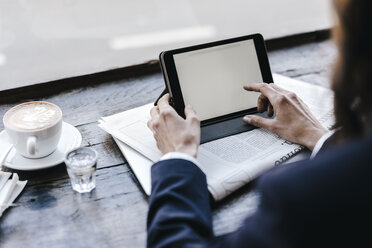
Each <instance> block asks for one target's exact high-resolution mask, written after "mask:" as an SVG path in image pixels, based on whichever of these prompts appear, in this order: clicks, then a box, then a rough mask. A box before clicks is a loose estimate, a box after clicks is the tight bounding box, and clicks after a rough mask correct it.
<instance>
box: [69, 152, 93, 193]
mask: <svg viewBox="0 0 372 248" xmlns="http://www.w3.org/2000/svg"><path fill="white" fill-rule="evenodd" d="M65 164H66V167H67V172H68V175H69V177H70V181H71V186H72V189H73V190H75V191H77V192H79V193H86V192H90V191H92V190H93V189H94V188H95V187H96V167H97V152H96V151H95V150H94V149H93V148H90V147H79V148H76V149H74V150H72V151H70V152H68V153H67V154H66V157H65Z"/></svg>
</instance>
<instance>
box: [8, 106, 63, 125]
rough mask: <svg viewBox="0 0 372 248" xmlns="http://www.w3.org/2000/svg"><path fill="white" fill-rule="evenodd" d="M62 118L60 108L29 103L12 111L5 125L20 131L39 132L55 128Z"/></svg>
mask: <svg viewBox="0 0 372 248" xmlns="http://www.w3.org/2000/svg"><path fill="white" fill-rule="evenodd" d="M61 117H62V111H61V110H60V108H59V107H57V106H56V105H54V104H51V103H48V102H28V103H23V104H20V105H17V106H15V107H13V108H12V109H10V110H9V111H8V112H7V113H6V114H5V116H4V124H5V125H7V126H8V127H10V128H13V129H16V130H18V131H37V130H42V129H45V128H48V127H50V126H53V125H54V124H55V123H56V122H58V121H59V120H60V119H61Z"/></svg>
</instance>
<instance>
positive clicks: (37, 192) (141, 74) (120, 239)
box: [0, 34, 336, 248]
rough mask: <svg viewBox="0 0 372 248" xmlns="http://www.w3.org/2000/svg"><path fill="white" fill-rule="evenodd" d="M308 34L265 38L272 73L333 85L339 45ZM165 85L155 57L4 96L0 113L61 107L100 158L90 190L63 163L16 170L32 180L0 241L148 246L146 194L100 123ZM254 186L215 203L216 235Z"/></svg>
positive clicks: (246, 204) (232, 221) (248, 208)
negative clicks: (76, 183) (32, 106)
mask: <svg viewBox="0 0 372 248" xmlns="http://www.w3.org/2000/svg"><path fill="white" fill-rule="evenodd" d="M326 36H327V35H326ZM309 37H313V38H310V39H309ZM309 37H308V38H306V39H303V38H301V37H290V38H287V39H282V40H275V41H270V42H268V47H269V58H270V63H271V67H272V71H273V72H276V73H280V74H283V75H286V76H290V77H293V78H297V79H300V80H303V81H306V82H309V83H314V84H318V85H323V86H328V85H329V82H330V76H331V73H330V72H331V65H332V63H333V62H334V59H335V57H336V49H335V48H334V45H333V43H332V41H330V40H328V39H324V35H319V34H316V35H315V36H314V34H312V36H309ZM103 75H105V76H103ZM107 75H110V76H108V77H107ZM163 87H164V82H163V78H162V75H161V73H160V71H159V69H158V65H157V64H156V62H152V63H149V64H148V65H142V66H137V67H133V68H129V69H128V68H127V69H125V70H124V69H119V70H114V71H112V72H111V73H110V74H97V75H91V76H83V77H79V78H74V79H65V80H61V81H58V82H52V83H50V84H48V85H41V86H34V87H27V88H25V89H21V90H14V91H8V92H5V93H4V92H3V93H1V94H0V101H1V104H0V117H2V116H3V115H4V113H5V112H6V110H7V109H9V108H10V107H11V106H13V105H15V104H17V103H20V102H25V101H29V100H46V101H50V102H53V103H55V104H57V105H59V106H60V107H61V108H62V110H63V117H64V121H66V122H68V123H70V124H72V125H74V126H75V127H77V128H78V129H79V131H80V132H81V134H82V136H83V144H82V145H83V146H91V147H93V148H95V149H96V150H97V151H98V153H99V160H98V165H97V166H98V169H97V186H96V189H95V190H93V191H92V192H91V193H88V194H78V193H75V192H74V191H73V190H72V188H71V185H70V182H69V178H68V175H67V172H66V168H65V165H64V164H61V165H58V166H56V167H53V168H50V169H47V170H42V171H35V172H21V171H17V173H18V174H19V175H20V178H21V179H22V180H24V179H27V180H28V184H27V186H26V188H25V190H24V192H23V193H22V194H21V195H20V197H19V198H18V199H17V200H16V202H15V203H16V204H17V206H15V207H11V208H9V209H8V210H7V211H6V212H5V213H4V215H3V216H2V218H1V219H0V246H1V247H12V248H14V247H26V246H27V247H144V246H145V244H146V216H147V208H148V201H147V197H146V196H145V194H144V193H143V191H142V189H141V187H140V185H139V184H138V182H137V180H136V178H135V176H134V175H133V173H132V171H131V169H130V167H129V166H128V164H127V162H126V160H125V158H124V157H123V155H122V154H121V152H120V151H119V149H118V147H117V146H116V144H115V142H114V140H113V139H112V137H111V136H110V135H109V134H107V133H105V132H104V131H102V130H101V129H100V128H99V127H98V126H97V120H98V119H99V118H100V117H101V116H107V115H111V114H114V113H117V112H120V111H124V110H128V109H131V108H133V107H137V106H140V105H143V104H146V103H149V102H152V101H154V100H155V99H156V97H157V96H158V95H159V94H160V92H161V91H162V90H163ZM0 129H1V130H2V129H3V124H2V123H0ZM8 170H9V169H8ZM252 188H253V187H252V184H248V185H247V186H245V187H243V188H242V189H240V190H238V191H237V192H235V193H233V194H232V195H231V196H229V197H228V198H227V199H225V200H223V201H221V202H219V203H217V204H213V209H214V210H213V222H214V229H215V233H216V234H222V233H226V232H230V231H233V230H234V229H235V228H237V227H238V226H239V224H240V223H241V222H242V220H243V219H244V218H245V217H246V216H247V215H249V214H250V213H252V212H253V211H254V210H255V208H256V205H257V194H256V193H255V192H254V191H253V190H252Z"/></svg>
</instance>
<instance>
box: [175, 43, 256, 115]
mask: <svg viewBox="0 0 372 248" xmlns="http://www.w3.org/2000/svg"><path fill="white" fill-rule="evenodd" d="M174 63H175V66H176V70H177V74H178V79H179V83H180V86H181V91H182V95H183V100H184V102H185V105H187V104H191V105H192V106H193V107H194V109H195V110H196V112H197V114H198V116H199V118H200V120H202V121H203V120H208V119H211V118H215V117H219V116H222V115H227V114H231V113H235V112H238V111H242V110H245V109H249V108H254V107H256V106H257V98H258V96H259V93H255V92H247V91H245V90H244V89H243V85H246V84H250V83H259V82H262V81H263V79H262V75H261V70H260V65H259V62H258V58H257V53H256V49H255V45H254V41H253V40H245V41H241V42H236V43H232V44H227V45H221V46H216V47H211V48H205V49H200V50H196V51H191V52H185V53H180V54H175V55H174Z"/></svg>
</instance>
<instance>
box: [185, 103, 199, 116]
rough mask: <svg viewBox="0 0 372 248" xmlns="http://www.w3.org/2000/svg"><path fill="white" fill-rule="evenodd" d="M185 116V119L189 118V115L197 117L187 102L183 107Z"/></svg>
mask: <svg viewBox="0 0 372 248" xmlns="http://www.w3.org/2000/svg"><path fill="white" fill-rule="evenodd" d="M185 116H186V119H189V118H191V117H197V115H196V112H195V110H194V108H193V107H192V106H191V105H190V104H187V106H186V107H185Z"/></svg>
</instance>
